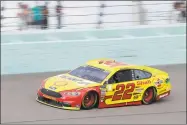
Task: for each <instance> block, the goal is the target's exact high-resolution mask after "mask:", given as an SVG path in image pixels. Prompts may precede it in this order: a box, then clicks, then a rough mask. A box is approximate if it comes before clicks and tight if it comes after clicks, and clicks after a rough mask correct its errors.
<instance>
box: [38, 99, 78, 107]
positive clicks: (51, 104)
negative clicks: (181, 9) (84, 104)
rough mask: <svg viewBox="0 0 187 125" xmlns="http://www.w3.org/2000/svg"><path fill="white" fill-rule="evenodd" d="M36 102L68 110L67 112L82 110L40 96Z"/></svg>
mask: <svg viewBox="0 0 187 125" xmlns="http://www.w3.org/2000/svg"><path fill="white" fill-rule="evenodd" d="M36 101H37V102H39V103H42V104H44V105H47V106H51V107H54V108H59V109H66V110H80V107H71V106H69V105H68V104H65V103H63V102H56V101H53V100H49V99H46V98H43V97H40V96H37V98H36Z"/></svg>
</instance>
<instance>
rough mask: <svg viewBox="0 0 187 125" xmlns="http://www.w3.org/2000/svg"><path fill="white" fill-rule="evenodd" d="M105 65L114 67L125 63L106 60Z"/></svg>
mask: <svg viewBox="0 0 187 125" xmlns="http://www.w3.org/2000/svg"><path fill="white" fill-rule="evenodd" d="M104 64H105V65H108V66H110V67H114V66H120V65H125V64H123V63H120V62H113V61H106V62H104Z"/></svg>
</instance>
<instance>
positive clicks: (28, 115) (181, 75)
mask: <svg viewBox="0 0 187 125" xmlns="http://www.w3.org/2000/svg"><path fill="white" fill-rule="evenodd" d="M154 67H156V68H159V69H162V70H165V71H167V72H168V73H169V74H170V77H171V82H172V86H173V87H172V93H171V95H170V96H169V97H167V98H165V99H163V100H161V101H159V102H156V103H154V104H151V105H141V106H127V107H117V108H105V109H93V110H81V111H69V110H62V109H56V108H53V107H49V106H46V105H42V104H40V103H38V102H36V101H35V98H36V91H37V89H38V87H39V86H40V82H41V81H42V80H43V79H45V78H47V77H49V76H52V75H56V74H59V72H56V73H38V74H23V75H4V76H1V123H2V124H3V123H6V124H10V123H16V124H27V123H29V124H36V123H38V124H153V123H154V124H186V64H180V65H165V66H154Z"/></svg>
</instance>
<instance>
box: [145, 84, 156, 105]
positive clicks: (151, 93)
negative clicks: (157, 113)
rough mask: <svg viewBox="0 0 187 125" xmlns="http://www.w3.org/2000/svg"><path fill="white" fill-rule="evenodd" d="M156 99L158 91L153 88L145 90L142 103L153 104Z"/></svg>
mask: <svg viewBox="0 0 187 125" xmlns="http://www.w3.org/2000/svg"><path fill="white" fill-rule="evenodd" d="M155 99H156V90H155V88H153V87H150V88H148V89H146V90H145V92H144V94H143V98H142V103H143V104H144V105H149V104H152V103H153V102H154V101H155Z"/></svg>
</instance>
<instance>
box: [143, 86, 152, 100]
mask: <svg viewBox="0 0 187 125" xmlns="http://www.w3.org/2000/svg"><path fill="white" fill-rule="evenodd" d="M152 98H153V90H152V89H149V90H147V91H146V92H145V97H144V100H145V101H146V102H149V101H151V99H152Z"/></svg>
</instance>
